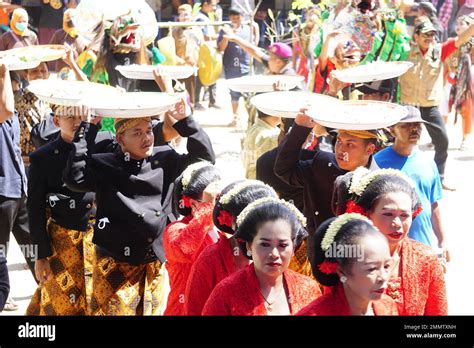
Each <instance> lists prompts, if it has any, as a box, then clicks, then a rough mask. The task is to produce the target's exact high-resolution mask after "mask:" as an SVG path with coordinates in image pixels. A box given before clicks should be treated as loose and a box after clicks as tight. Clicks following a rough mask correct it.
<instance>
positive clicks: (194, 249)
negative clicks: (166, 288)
mask: <svg viewBox="0 0 474 348" xmlns="http://www.w3.org/2000/svg"><path fill="white" fill-rule="evenodd" d="M213 208H214V204H213V203H212V202H209V203H204V204H202V206H201V207H200V209H199V210H198V211H197V212H196V214H195V215H194V216H191V215H190V216H186V217H184V218H183V219H182V220H180V221H176V222H173V223H171V224H169V225H168V226H167V227H166V229H165V232H164V235H163V246H164V249H165V255H166V269H167V271H168V276H169V280H170V289H171V291H170V293H169V295H168V303H167V306H166V310H165V313H164V315H184V291H185V289H186V282H187V280H188V277H189V273H190V272H191V266H192V265H193V263H194V261H195V260H196V259H197V257H198V256H199V254H200V253H201V252H202V251H203V250H204V248H205V247H207V246H208V245H211V244H213V241H212V239H211V237H209V235H208V232H209V231H211V230H212V228H213V227H214V224H213V222H212V211H213Z"/></svg>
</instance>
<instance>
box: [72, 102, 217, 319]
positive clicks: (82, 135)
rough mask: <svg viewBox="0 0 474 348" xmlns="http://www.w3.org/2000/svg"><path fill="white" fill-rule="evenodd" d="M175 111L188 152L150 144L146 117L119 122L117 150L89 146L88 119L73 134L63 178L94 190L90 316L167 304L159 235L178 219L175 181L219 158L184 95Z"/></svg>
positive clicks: (92, 130) (151, 310)
mask: <svg viewBox="0 0 474 348" xmlns="http://www.w3.org/2000/svg"><path fill="white" fill-rule="evenodd" d="M170 117H171V118H172V119H174V120H176V123H175V124H174V127H175V129H176V130H177V131H178V133H179V134H180V135H181V136H183V137H187V138H188V141H187V148H188V152H189V153H188V154H186V155H179V154H178V153H176V152H175V151H174V150H172V149H171V148H170V147H169V146H160V147H153V142H154V136H153V131H152V124H151V119H150V118H149V117H141V118H132V119H116V120H115V127H116V130H117V141H118V143H119V145H120V148H119V149H117V151H116V152H115V153H107V154H98V155H94V154H92V153H91V152H90V150H89V147H90V146H91V144H92V142H93V140H94V138H95V136H96V134H97V131H98V127H97V126H95V125H93V124H91V123H86V122H83V123H81V125H80V127H79V129H78V130H77V132H76V135H75V138H74V141H73V150H72V151H71V154H70V157H69V160H68V164H67V166H66V169H65V172H64V181H65V183H66V184H67V185H68V187H69V188H70V189H72V190H75V191H80V192H86V191H91V192H95V193H96V204H97V215H96V224H95V226H94V239H93V242H94V243H95V244H96V261H95V264H94V270H93V295H92V299H91V307H92V308H91V310H92V314H93V315H101V314H106V315H149V314H156V313H158V312H159V309H160V308H159V307H163V304H162V303H161V302H163V299H162V289H161V288H162V282H161V278H162V277H161V276H160V273H159V272H160V267H161V264H162V263H163V262H164V261H165V255H164V250H163V244H162V234H163V230H164V228H165V227H166V225H167V224H168V223H169V222H170V221H174V220H175V219H176V217H175V216H174V214H173V212H172V209H171V196H172V192H173V186H174V185H173V183H174V181H175V179H176V178H177V177H178V176H179V175H180V174H181V173H182V171H183V170H184V169H185V168H186V167H187V166H188V165H189V164H191V163H194V162H196V161H198V160H207V161H209V162H214V159H215V156H214V152H213V150H212V145H211V142H210V140H209V137H208V136H207V134H206V133H205V132H204V131H203V130H202V128H201V127H200V126H199V125H198V124H197V123H196V122H195V121H194V120H193V118H192V117H186V114H185V108H184V103H183V102H182V101H181V102H180V103H178V104H177V105H176V106H175V110H174V111H172V112H170Z"/></svg>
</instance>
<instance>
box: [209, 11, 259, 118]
mask: <svg viewBox="0 0 474 348" xmlns="http://www.w3.org/2000/svg"><path fill="white" fill-rule="evenodd" d="M229 18H230V21H231V22H232V24H231V25H230V26H226V30H227V31H228V32H232V34H233V35H237V36H238V37H240V38H241V39H242V40H245V41H248V42H250V39H251V36H252V35H251V30H252V29H251V27H250V26H249V25H248V24H242V19H243V13H242V11H241V10H240V9H239V8H231V9H230V11H229ZM224 33H225V32H224V31H223V30H221V31H220V33H219V38H218V39H217V49H218V50H219V51H221V52H224V57H223V65H224V73H225V78H226V79H232V78H237V77H242V76H246V75H248V74H249V71H250V55H249V54H248V53H247V52H245V51H244V50H243V49H242V48H241V47H240V46H238V45H237V44H236V43H235V42H229V38H228V36H225V35H224ZM241 96H242V95H241V94H240V93H239V92H235V91H232V90H231V91H230V97H231V103H232V113H233V115H234V120H233V121H232V123H231V126H235V125H236V124H237V118H238V110H239V99H240V97H241Z"/></svg>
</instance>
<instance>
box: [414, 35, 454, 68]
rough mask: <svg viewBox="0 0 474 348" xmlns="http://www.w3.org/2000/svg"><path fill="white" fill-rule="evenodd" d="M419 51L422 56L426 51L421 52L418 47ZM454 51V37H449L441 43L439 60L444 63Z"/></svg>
mask: <svg viewBox="0 0 474 348" xmlns="http://www.w3.org/2000/svg"><path fill="white" fill-rule="evenodd" d="M420 52H421V54H422V55H423V57H424V56H425V54H426V52H428V51H425V52H423V51H422V50H421V49H420ZM454 52H456V41H455V39H454V38H450V39H448V40H446V41H445V42H443V43H442V44H441V61H442V62H443V63H444V62H445V61H446V59H448V58H449V56H450V55H452V54H453V53H454Z"/></svg>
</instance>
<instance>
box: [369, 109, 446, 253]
mask: <svg viewBox="0 0 474 348" xmlns="http://www.w3.org/2000/svg"><path fill="white" fill-rule="evenodd" d="M407 109H408V115H407V116H406V117H405V118H403V119H402V120H401V121H400V122H399V123H397V124H396V125H394V126H392V127H391V128H390V131H391V133H392V134H393V136H394V137H395V142H394V144H393V145H392V146H390V147H387V148H385V149H383V150H381V151H379V152H378V153H377V154H376V155H375V156H374V157H375V161H376V162H377V165H378V166H379V167H380V168H394V169H398V170H401V171H402V172H404V173H405V174H407V175H408V176H409V177H411V178H412V179H413V181H414V182H415V185H416V186H415V188H416V192H417V193H418V197H419V198H420V200H421V203H422V206H423V210H422V212H421V213H420V214H419V215H417V216H416V219H414V220H413V223H412V225H411V228H410V232H409V237H410V238H412V239H414V240H417V241H419V242H422V243H424V244H427V245H429V246H431V247H433V248H438V247H439V248H441V249H443V252H444V255H445V257H446V258H447V259H448V261H449V253H448V252H447V248H446V239H445V233H444V228H443V224H442V223H441V213H440V207H439V205H438V202H439V200H440V199H441V198H442V196H443V190H442V188H441V179H440V175H439V173H438V170H437V168H436V164H435V163H434V161H433V160H432V159H431V158H429V157H428V156H427V155H426V154H425V153H423V152H422V151H420V150H419V149H418V146H417V145H418V141H419V140H420V136H421V131H422V127H421V125H422V123H424V124H425V125H426V121H424V120H423V119H422V118H421V115H420V111H419V110H418V109H417V108H414V107H411V106H407ZM433 232H434V235H435V236H436V238H437V243H436V240H435V239H434V238H433V237H434V236H433Z"/></svg>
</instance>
